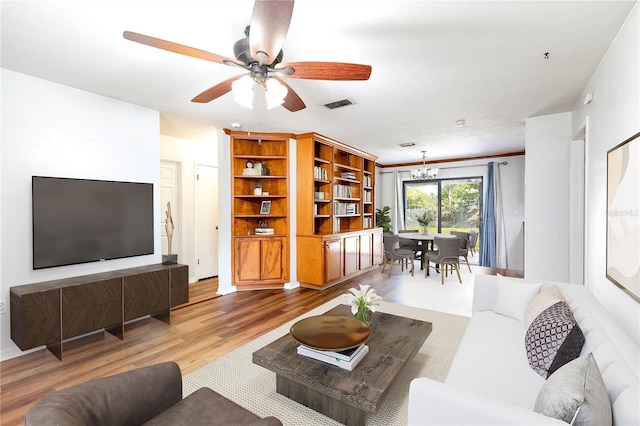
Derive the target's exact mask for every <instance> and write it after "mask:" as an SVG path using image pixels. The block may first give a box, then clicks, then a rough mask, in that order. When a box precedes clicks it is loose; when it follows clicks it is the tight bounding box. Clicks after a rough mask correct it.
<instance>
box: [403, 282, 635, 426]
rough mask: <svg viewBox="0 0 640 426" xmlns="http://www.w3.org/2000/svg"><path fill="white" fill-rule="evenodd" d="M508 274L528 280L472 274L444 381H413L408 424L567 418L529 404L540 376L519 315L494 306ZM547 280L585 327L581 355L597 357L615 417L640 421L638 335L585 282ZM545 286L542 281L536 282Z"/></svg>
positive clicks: (630, 422) (529, 421)
mask: <svg viewBox="0 0 640 426" xmlns="http://www.w3.org/2000/svg"><path fill="white" fill-rule="evenodd" d="M499 280H500V281H501V283H500V286H499ZM506 280H512V281H511V282H512V283H513V285H518V284H519V283H520V282H522V283H523V284H526V282H525V281H524V280H518V279H513V278H504V277H500V276H490V275H477V276H476V277H475V287H474V297H473V314H472V318H471V320H470V321H469V325H468V327H467V330H466V332H465V335H464V337H463V340H462V342H461V344H460V347H459V349H458V352H457V354H456V357H455V359H454V361H453V364H452V366H451V369H450V371H449V374H448V376H447V379H446V380H445V383H440V382H436V381H434V380H431V379H428V378H417V379H414V380H413V381H412V383H411V386H410V391H409V413H408V418H409V424H410V425H441V424H457V425H461V424H487V425H488V424H491V425H496V424H528V425H540V424H559V425H560V424H565V425H566V424H567V423H565V422H563V421H561V420H558V419H555V418H552V417H547V416H545V415H543V414H539V413H537V412H535V411H534V405H535V404H536V399H537V397H538V394H539V393H540V391H541V389H542V388H543V385H545V382H546V380H545V378H543V377H542V376H541V375H539V374H538V373H536V372H535V371H534V370H533V369H532V368H531V367H530V365H529V362H528V359H527V355H526V349H525V333H526V330H525V325H524V323H523V322H522V321H521V320H518V319H514V318H511V317H509V316H506V315H502V314H499V313H496V312H495V311H494V308H495V307H496V303H497V300H498V297H499V294H498V293H499V288H502V289H504V288H505V287H504V284H505V283H506ZM553 284H554V285H556V286H557V287H558V288H559V289H560V290H561V292H562V295H563V296H564V298H565V300H566V302H567V305H568V306H569V308H570V310H571V311H572V313H573V316H574V318H575V320H576V322H577V324H578V325H579V327H580V329H581V330H582V333H583V334H584V337H585V343H584V346H583V347H582V351H581V353H580V356H581V357H582V356H583V355H586V354H589V353H593V358H595V361H596V362H597V365H598V367H599V370H600V373H601V375H602V379H603V380H602V381H603V382H604V386H605V387H606V393H607V394H608V397H609V401H610V403H611V412H612V421H613V424H614V425H640V391H639V385H638V375H639V372H638V370H639V368H640V366H639V364H640V358H639V357H640V355H639V351H640V348H639V342H638V341H636V340H635V339H634V338H632V337H631V336H630V335H628V334H627V333H626V332H625V330H624V329H623V328H622V327H620V326H619V325H618V324H617V323H616V322H614V321H613V319H612V318H611V317H610V316H609V314H608V313H607V311H606V310H605V309H604V308H603V307H602V305H601V304H600V303H599V302H598V301H597V299H596V298H595V297H594V296H593V295H592V294H591V292H590V291H588V290H587V289H586V288H585V287H583V286H578V285H572V284H560V283H553ZM549 286H551V284H549V283H543V284H542V285H541V288H542V289H545V288H547V287H549ZM514 288H520V287H514ZM500 291H502V290H500ZM501 297H504V293H503V295H502V296H501ZM503 302H504V300H503ZM525 308H526V306H524V307H522V309H525ZM585 358H586V357H585ZM557 371H558V372H559V371H560V370H557ZM554 374H555V373H554ZM560 376H561V375H558V377H560ZM550 377H553V374H551V376H550ZM547 380H549V379H547ZM601 394H602V395H604V391H603V392H602V393H601ZM604 399H605V400H606V396H604Z"/></svg>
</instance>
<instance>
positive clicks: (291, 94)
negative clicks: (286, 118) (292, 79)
mask: <svg viewBox="0 0 640 426" xmlns="http://www.w3.org/2000/svg"><path fill="white" fill-rule="evenodd" d="M271 78H275V79H276V80H278V81H279V82H280V84H282V85H283V86H284V87H286V88H287V96H285V97H284V102H283V103H282V106H283V107H285V108H286V109H288V110H289V111H291V112H296V111H300V110H301V109H305V108H306V107H307V106H306V105H305V104H304V102H302V99H300V96H298V94H297V93H296V92H295V90H293V89H292V88H291V86H289V85H288V84H287V83H285V82H284V81H283V80H282V79H281V78H278V77H274V76H272V77H271Z"/></svg>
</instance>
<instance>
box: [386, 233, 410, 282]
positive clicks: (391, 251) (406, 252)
mask: <svg viewBox="0 0 640 426" xmlns="http://www.w3.org/2000/svg"><path fill="white" fill-rule="evenodd" d="M382 244H383V246H384V263H383V264H382V271H381V272H382V273H384V269H385V268H386V266H387V264H388V265H389V276H391V270H392V269H393V262H395V261H396V260H397V261H398V262H399V263H400V266H401V268H402V271H404V262H405V261H407V260H409V261H410V263H411V276H413V267H414V265H413V261H414V259H415V257H414V254H413V250H410V249H404V248H400V237H399V236H398V235H383V236H382Z"/></svg>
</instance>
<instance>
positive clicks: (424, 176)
mask: <svg viewBox="0 0 640 426" xmlns="http://www.w3.org/2000/svg"><path fill="white" fill-rule="evenodd" d="M421 152H422V167H421V168H419V169H415V170H411V179H413V180H428V179H435V178H436V176H438V169H437V168H433V169H428V168H427V151H421Z"/></svg>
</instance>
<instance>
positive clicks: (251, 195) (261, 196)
mask: <svg viewBox="0 0 640 426" xmlns="http://www.w3.org/2000/svg"><path fill="white" fill-rule="evenodd" d="M233 198H243V199H245V198H246V199H253V200H256V199H258V200H259V199H262V198H270V199H277V198H287V196H286V195H277V194H269V195H253V194H248V195H245V194H236V195H234V196H233Z"/></svg>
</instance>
